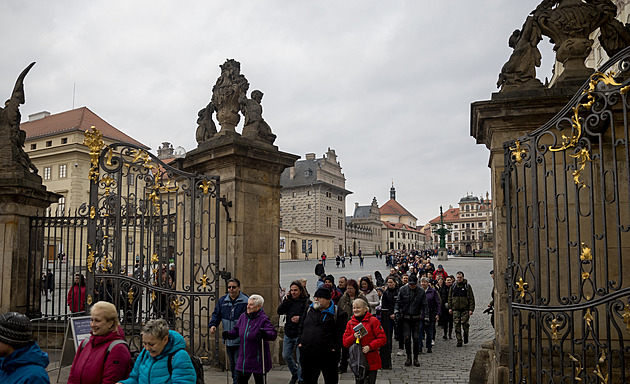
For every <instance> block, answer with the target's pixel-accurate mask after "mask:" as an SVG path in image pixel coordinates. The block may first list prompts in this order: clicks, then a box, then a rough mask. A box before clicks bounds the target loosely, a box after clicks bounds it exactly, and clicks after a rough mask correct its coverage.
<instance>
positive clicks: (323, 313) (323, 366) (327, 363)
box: [298, 288, 348, 384]
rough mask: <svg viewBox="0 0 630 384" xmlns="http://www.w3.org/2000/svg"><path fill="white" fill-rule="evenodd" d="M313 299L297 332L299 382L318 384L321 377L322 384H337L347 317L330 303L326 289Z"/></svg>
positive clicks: (319, 291) (320, 290)
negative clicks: (299, 350) (338, 363)
mask: <svg viewBox="0 0 630 384" xmlns="http://www.w3.org/2000/svg"><path fill="white" fill-rule="evenodd" d="M313 296H314V299H315V301H314V302H313V304H311V306H310V307H309V308H308V310H307V311H306V312H305V313H304V316H303V318H302V320H301V321H300V327H299V331H298V347H300V348H301V353H300V364H301V365H302V378H303V379H304V383H305V384H317V380H318V378H319V375H320V373H321V374H323V376H324V383H325V384H337V383H338V382H339V375H338V374H337V369H336V368H337V362H338V361H339V351H340V350H341V347H342V336H343V333H344V331H345V327H346V323H347V322H348V314H347V313H346V312H344V311H342V310H341V309H339V308H337V306H336V305H335V304H334V303H333V302H332V300H331V293H330V291H329V290H328V289H326V288H320V289H318V290H317V291H316V292H315V294H314V295H313Z"/></svg>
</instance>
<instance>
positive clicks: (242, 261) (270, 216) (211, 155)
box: [181, 134, 299, 324]
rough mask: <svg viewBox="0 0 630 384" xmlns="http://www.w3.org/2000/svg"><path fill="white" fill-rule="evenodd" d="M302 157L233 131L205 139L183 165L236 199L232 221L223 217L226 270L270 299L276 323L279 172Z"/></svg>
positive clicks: (251, 291) (267, 306) (249, 289)
mask: <svg viewBox="0 0 630 384" xmlns="http://www.w3.org/2000/svg"><path fill="white" fill-rule="evenodd" d="M298 158H299V156H296V155H292V154H289V153H284V152H280V151H279V150H278V148H277V147H275V146H273V145H270V144H266V143H262V142H259V141H254V140H249V139H246V138H243V137H242V136H240V135H234V134H229V135H218V136H216V137H214V138H213V139H211V140H210V141H206V142H204V143H201V144H200V145H199V147H197V149H195V150H193V151H190V152H188V154H187V155H186V158H185V159H183V161H182V163H181V166H182V168H183V169H184V170H185V171H188V172H198V173H203V174H206V175H218V176H219V177H220V195H221V197H222V196H225V197H226V198H227V200H228V201H231V202H232V206H231V207H230V208H228V210H229V214H230V218H231V221H230V222H226V221H225V217H221V220H220V225H221V233H222V235H221V236H222V238H221V255H220V259H221V261H220V262H221V268H223V267H225V268H226V269H227V271H229V272H231V275H232V276H233V277H236V278H238V279H239V280H240V281H241V288H242V291H243V292H244V293H246V294H248V295H251V294H259V295H261V296H263V297H264V298H265V304H264V309H265V312H266V313H267V315H268V316H269V317H270V318H271V319H272V322H273V323H274V324H278V315H277V314H276V309H277V308H278V305H279V287H280V286H279V282H280V262H279V256H278V252H279V241H280V188H281V185H280V175H281V173H282V171H283V170H284V169H285V168H287V167H291V166H293V165H294V163H295V161H296V160H297V159H298ZM222 215H223V216H224V215H225V212H222ZM223 228H224V229H223ZM224 239H225V240H224ZM221 286H223V283H221Z"/></svg>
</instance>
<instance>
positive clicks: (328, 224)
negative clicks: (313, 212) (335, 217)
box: [326, 217, 332, 228]
mask: <svg viewBox="0 0 630 384" xmlns="http://www.w3.org/2000/svg"><path fill="white" fill-rule="evenodd" d="M326 226H327V227H328V228H330V227H332V217H327V218H326Z"/></svg>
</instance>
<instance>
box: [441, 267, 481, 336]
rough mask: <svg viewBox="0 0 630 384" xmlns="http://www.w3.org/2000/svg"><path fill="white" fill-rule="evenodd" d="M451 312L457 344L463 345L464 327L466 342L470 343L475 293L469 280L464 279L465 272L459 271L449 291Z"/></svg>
mask: <svg viewBox="0 0 630 384" xmlns="http://www.w3.org/2000/svg"><path fill="white" fill-rule="evenodd" d="M448 308H449V310H448V311H449V313H451V314H452V315H453V321H454V323H455V336H456V337H457V346H458V347H461V346H462V328H464V340H463V341H464V344H468V330H469V329H470V324H469V322H468V321H469V319H470V316H472V314H473V312H474V310H475V295H473V291H472V288H471V286H470V285H469V284H468V280H466V279H464V272H462V271H459V272H457V281H456V282H455V284H453V285H452V286H451V289H450V290H449V292H448Z"/></svg>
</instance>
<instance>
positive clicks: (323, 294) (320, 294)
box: [313, 287, 332, 300]
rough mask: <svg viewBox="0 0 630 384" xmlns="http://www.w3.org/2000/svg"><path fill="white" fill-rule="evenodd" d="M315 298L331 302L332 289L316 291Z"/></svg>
mask: <svg viewBox="0 0 630 384" xmlns="http://www.w3.org/2000/svg"><path fill="white" fill-rule="evenodd" d="M313 297H320V298H322V299H326V300H330V299H331V298H332V293H331V292H330V289H328V288H324V287H321V288H319V289H318V290H317V291H315V294H314V295H313Z"/></svg>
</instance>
